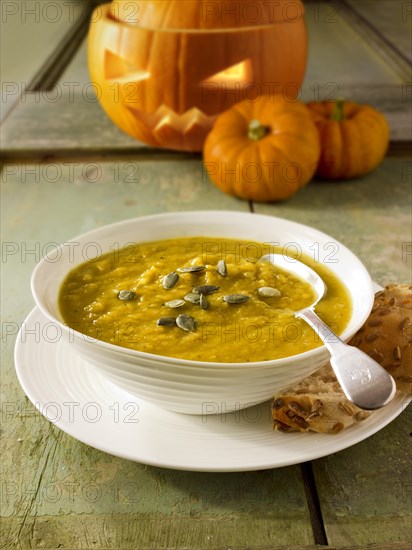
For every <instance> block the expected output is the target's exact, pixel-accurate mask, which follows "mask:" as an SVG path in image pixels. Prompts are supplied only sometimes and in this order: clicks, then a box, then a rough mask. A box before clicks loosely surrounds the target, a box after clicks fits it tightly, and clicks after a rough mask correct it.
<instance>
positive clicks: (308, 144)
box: [204, 95, 320, 201]
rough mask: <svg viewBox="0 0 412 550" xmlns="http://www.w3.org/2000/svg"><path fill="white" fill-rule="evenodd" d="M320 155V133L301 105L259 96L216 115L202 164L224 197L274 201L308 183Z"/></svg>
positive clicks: (285, 197)
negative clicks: (226, 195)
mask: <svg viewBox="0 0 412 550" xmlns="http://www.w3.org/2000/svg"><path fill="white" fill-rule="evenodd" d="M319 155H320V145H319V135H318V132H317V129H316V126H315V124H314V123H313V121H312V120H311V116H310V113H309V111H308V110H307V108H306V106H305V105H304V104H303V103H301V102H299V101H294V102H291V101H288V100H286V99H285V98H284V97H283V96H281V95H277V96H274V97H270V96H263V97H261V98H259V100H258V101H255V102H252V101H243V102H242V103H239V104H237V105H235V106H234V107H232V108H231V109H229V110H228V111H226V112H225V113H223V114H222V115H220V116H219V117H218V119H217V120H216V123H215V125H214V127H213V129H212V131H211V132H210V134H209V135H208V137H207V139H206V143H205V147H204V165H205V168H206V170H207V172H208V174H209V176H210V179H211V180H212V181H213V182H214V183H215V184H216V185H217V186H218V187H219V188H220V189H221V190H222V191H225V192H226V193H229V194H231V195H236V196H238V197H240V198H242V199H249V200H255V201H279V200H283V199H287V198H288V197H291V196H292V195H294V194H295V193H296V192H297V191H298V190H299V189H300V188H301V187H303V186H304V185H306V184H307V183H308V182H309V181H310V179H311V178H312V176H313V174H314V172H315V170H316V166H317V163H318V160H319Z"/></svg>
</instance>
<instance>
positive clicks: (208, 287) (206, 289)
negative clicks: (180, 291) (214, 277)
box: [192, 285, 220, 296]
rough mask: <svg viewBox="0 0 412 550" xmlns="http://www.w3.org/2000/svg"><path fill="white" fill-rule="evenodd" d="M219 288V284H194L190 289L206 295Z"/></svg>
mask: <svg viewBox="0 0 412 550" xmlns="http://www.w3.org/2000/svg"><path fill="white" fill-rule="evenodd" d="M219 289H220V286H215V285H201V286H195V288H193V289H192V292H194V293H195V294H205V295H206V296H207V295H208V294H213V292H217V291H218V290H219Z"/></svg>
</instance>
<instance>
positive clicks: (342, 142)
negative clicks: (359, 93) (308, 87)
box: [307, 100, 389, 180]
mask: <svg viewBox="0 0 412 550" xmlns="http://www.w3.org/2000/svg"><path fill="white" fill-rule="evenodd" d="M307 106H308V108H309V110H310V112H311V114H312V118H313V121H314V122H315V124H316V126H317V128H318V130H319V135H320V141H321V156H320V160H319V165H318V168H317V172H316V175H317V176H319V177H320V178H325V179H329V180H339V179H349V178H356V177H359V176H363V175H364V174H367V173H368V172H370V171H371V170H373V169H374V168H376V167H377V166H378V164H380V163H381V161H382V160H383V158H384V156H385V153H386V151H387V148H388V143H389V125H388V122H387V120H386V118H385V117H384V116H383V114H382V113H380V112H379V111H377V110H376V109H373V108H372V107H370V106H369V105H360V104H358V103H354V102H352V101H343V100H337V101H322V102H312V103H308V104H307Z"/></svg>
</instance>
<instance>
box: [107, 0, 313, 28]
mask: <svg viewBox="0 0 412 550" xmlns="http://www.w3.org/2000/svg"><path fill="white" fill-rule="evenodd" d="M303 15H304V8H303V4H302V3H301V1H300V0H276V1H271V0H269V1H268V0H113V1H112V3H111V5H110V16H111V17H112V18H113V19H116V20H117V21H121V22H123V23H127V24H133V25H138V26H139V27H144V28H150V29H162V30H203V29H205V30H214V29H216V30H217V29H239V28H245V27H266V26H271V25H274V24H277V23H295V22H297V21H299V20H300V19H302V18H303Z"/></svg>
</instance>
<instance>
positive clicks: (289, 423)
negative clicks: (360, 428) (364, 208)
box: [272, 284, 412, 433]
mask: <svg viewBox="0 0 412 550" xmlns="http://www.w3.org/2000/svg"><path fill="white" fill-rule="evenodd" d="M349 344H351V345H353V346H356V347H358V348H360V349H361V350H362V351H364V352H366V353H368V354H369V355H370V356H371V357H373V358H374V359H375V360H376V361H377V362H378V363H380V364H381V365H382V366H383V367H384V368H385V369H387V370H388V372H390V374H391V375H392V376H393V377H394V379H395V381H396V385H397V388H398V390H399V391H402V392H404V393H407V394H409V395H411V394H412V286H410V285H405V284H403V285H401V284H400V285H396V284H390V285H387V286H386V287H385V289H384V290H382V291H380V292H378V293H377V294H376V296H375V302H374V305H373V308H372V312H371V314H370V316H369V317H368V320H367V321H366V323H365V325H364V326H363V327H362V328H361V329H360V330H359V331H358V332H357V333H356V334H355V336H354V337H353V338H352V339H351V340H350V342H349ZM370 414H371V413H368V412H367V411H364V410H362V409H359V408H358V407H356V406H355V405H353V403H351V402H350V401H349V400H348V399H346V397H345V395H344V393H343V391H342V390H341V387H340V385H339V382H338V381H337V379H336V377H335V375H334V373H333V370H332V368H331V367H330V365H326V366H325V367H322V368H321V369H319V370H318V371H317V372H315V373H314V374H312V375H311V376H309V377H308V378H305V380H303V381H301V382H300V383H299V384H296V385H295V386H293V387H292V388H289V389H288V390H286V391H284V392H282V393H280V394H279V395H275V397H274V400H273V404H272V417H273V425H274V428H275V429H278V430H280V431H284V432H289V431H305V432H307V431H315V432H323V433H338V432H340V431H342V430H343V429H344V428H346V427H348V426H351V425H352V424H354V423H356V422H360V421H362V420H364V419H365V418H367V417H368V416H369V415H370Z"/></svg>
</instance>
